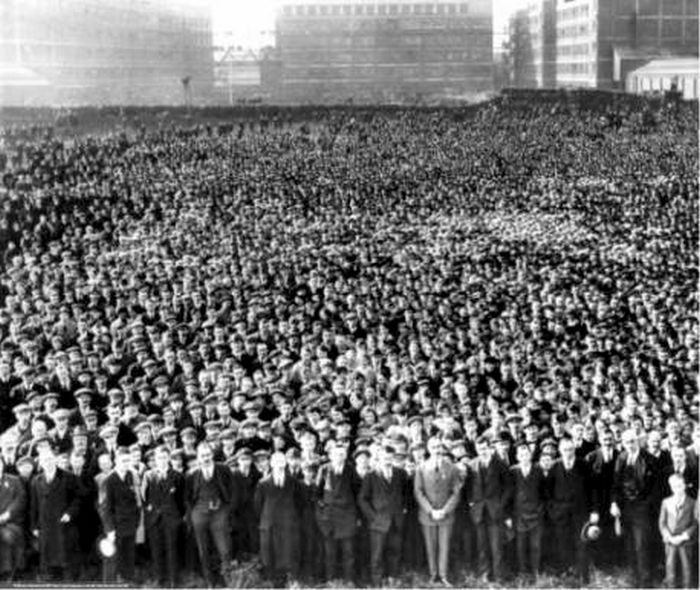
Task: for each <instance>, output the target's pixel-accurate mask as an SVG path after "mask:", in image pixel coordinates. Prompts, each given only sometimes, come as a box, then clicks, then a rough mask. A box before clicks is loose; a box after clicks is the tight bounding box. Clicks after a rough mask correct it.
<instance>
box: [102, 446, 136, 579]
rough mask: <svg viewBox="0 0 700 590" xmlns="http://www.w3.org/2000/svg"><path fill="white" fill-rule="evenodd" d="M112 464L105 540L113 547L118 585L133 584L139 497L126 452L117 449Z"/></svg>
mask: <svg viewBox="0 0 700 590" xmlns="http://www.w3.org/2000/svg"><path fill="white" fill-rule="evenodd" d="M114 461H115V462H114V471H112V473H111V474H110V475H108V476H107V478H106V479H105V482H104V505H103V512H102V518H103V520H104V528H105V534H106V536H107V538H108V539H110V540H111V541H112V542H114V543H115V545H116V559H117V574H118V576H119V578H121V581H123V582H133V581H134V565H135V559H136V529H137V528H138V525H139V521H140V517H141V497H140V492H139V490H138V487H137V486H138V482H137V479H136V475H135V473H134V471H133V467H132V459H131V453H130V452H129V450H128V449H125V448H123V447H120V448H119V449H118V450H117V452H116V454H115V459H114Z"/></svg>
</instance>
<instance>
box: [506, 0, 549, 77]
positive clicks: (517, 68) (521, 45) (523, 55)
mask: <svg viewBox="0 0 700 590" xmlns="http://www.w3.org/2000/svg"><path fill="white" fill-rule="evenodd" d="M510 36H511V47H512V54H513V55H512V62H513V80H512V83H513V85H514V86H517V87H520V88H554V87H555V86H556V74H557V72H556V69H557V34H556V0H530V1H529V2H528V3H527V4H526V6H525V7H523V8H522V9H520V10H518V11H517V12H516V13H515V14H514V15H513V17H512V18H511V23H510Z"/></svg>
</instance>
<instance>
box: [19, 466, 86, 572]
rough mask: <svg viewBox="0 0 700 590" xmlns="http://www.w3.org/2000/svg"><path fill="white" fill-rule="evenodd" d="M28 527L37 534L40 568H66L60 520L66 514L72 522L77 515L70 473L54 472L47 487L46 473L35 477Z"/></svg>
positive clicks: (75, 482)
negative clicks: (36, 531)
mask: <svg viewBox="0 0 700 590" xmlns="http://www.w3.org/2000/svg"><path fill="white" fill-rule="evenodd" d="M31 486H32V487H31V502H30V523H31V524H30V526H31V528H32V530H38V531H39V555H40V560H41V563H42V565H44V566H60V567H64V566H65V565H66V546H67V543H66V532H67V531H68V526H67V525H66V523H62V522H61V517H62V516H63V515H64V514H68V516H69V517H70V520H71V522H74V521H75V519H76V517H77V516H78V512H79V511H80V494H79V490H78V480H77V478H76V477H75V475H73V474H72V473H69V472H67V471H63V470H62V469H57V470H56V474H55V475H54V477H53V480H52V481H51V482H50V483H49V482H48V481H47V480H46V474H45V473H43V472H42V473H39V474H37V475H36V476H35V477H34V479H33V480H32V484H31Z"/></svg>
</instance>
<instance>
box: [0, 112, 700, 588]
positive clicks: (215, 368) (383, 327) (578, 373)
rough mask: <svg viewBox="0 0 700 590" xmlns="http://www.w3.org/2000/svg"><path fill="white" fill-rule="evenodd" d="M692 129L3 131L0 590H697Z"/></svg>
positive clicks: (408, 116)
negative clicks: (550, 577)
mask: <svg viewBox="0 0 700 590" xmlns="http://www.w3.org/2000/svg"><path fill="white" fill-rule="evenodd" d="M697 129H698V120H697V112H696V109H695V108H692V107H691V106H689V105H684V104H677V105H671V106H668V107H664V108H662V109H660V110H658V111H655V112H654V113H648V112H647V113H645V117H644V118H643V119H642V118H641V117H640V116H639V115H638V113H634V112H629V111H626V112H623V111H621V110H620V109H619V107H610V106H609V107H607V108H606V107H601V106H599V105H597V106H596V108H586V105H571V104H566V103H562V104H558V105H555V106H552V104H546V105H538V104H537V103H536V102H530V103H528V104H526V105H514V104H511V103H509V102H508V101H503V100H502V101H494V102H492V103H489V104H488V105H485V106H483V107H481V108H479V109H474V110H473V111H470V113H469V116H462V117H456V116H454V113H453V112H452V111H450V110H449V109H447V110H444V111H419V110H417V111H412V110H400V109H398V110H394V111H391V112H382V111H380V110H373V109H370V108H363V109H356V110H355V111H347V110H346V111H343V112H338V113H334V112H332V111H328V112H324V113H323V114H322V115H321V116H316V117H310V118H309V120H308V121H301V122H300V121H295V122H293V123H292V122H289V121H287V122H284V121H276V122H275V124H267V123H265V124H262V123H260V122H257V121H256V120H254V119H251V120H249V121H245V122H240V121H234V122H233V123H231V124H227V125H222V126H221V127H217V126H209V125H207V126H204V125H199V126H195V127H190V128H182V127H174V126H167V125H162V124H161V125H159V126H158V127H157V128H154V129H141V130H138V131H134V132H129V133H126V132H119V133H116V132H115V133H111V134H106V135H102V136H99V137H98V136H92V137H85V138H80V139H77V140H74V141H70V142H68V141H64V140H62V139H60V138H57V137H56V136H54V135H53V134H43V133H42V132H41V130H39V131H37V130H36V129H35V130H34V131H33V133H32V134H30V135H29V136H28V135H27V134H21V133H19V134H12V133H7V134H5V136H4V142H3V144H2V151H3V154H4V155H3V158H2V171H1V173H2V187H1V188H0V201H1V205H0V207H1V209H2V210H1V211H0V252H2V254H3V256H2V260H1V261H0V270H1V274H0V306H1V307H0V432H2V436H1V437H0V451H1V452H0V575H2V579H3V581H7V580H36V579H40V580H48V581H52V580H53V581H56V580H68V581H74V582H75V581H99V580H102V581H115V580H118V581H122V582H127V583H156V582H157V583H158V584H160V585H163V586H170V587H177V586H181V585H186V584H197V583H199V584H200V585H201V584H206V585H208V586H210V587H211V586H217V585H223V584H226V579H225V574H226V572H227V568H231V567H235V564H236V563H244V562H247V561H248V560H251V559H252V558H253V557H254V556H257V557H258V558H259V560H260V563H261V568H262V569H261V575H262V576H263V577H264V579H266V580H269V581H270V583H272V584H274V585H276V586H280V585H284V584H290V583H298V582H304V583H307V584H316V583H321V582H324V581H325V582H332V583H342V584H343V585H354V584H357V585H363V586H373V587H378V586H382V585H387V586H399V585H401V584H402V574H403V573H405V572H409V571H415V572H422V573H425V574H428V575H429V577H430V581H431V583H432V584H436V585H441V586H444V587H447V586H450V585H451V584H454V585H459V584H461V583H462V581H463V580H464V579H465V578H464V576H465V575H475V576H478V579H479V580H482V581H486V580H491V581H494V582H497V583H502V584H508V583H509V582H512V581H513V580H514V579H515V578H514V576H521V577H519V578H518V580H519V583H524V582H523V581H528V580H529V581H533V582H534V581H536V580H537V578H538V576H540V575H541V574H542V573H543V572H554V573H556V574H561V575H564V576H567V577H566V578H563V579H566V580H568V581H569V582H568V583H570V584H576V585H582V586H583V585H586V584H587V583H588V582H589V580H590V575H591V571H592V569H593V568H599V569H600V568H602V569H604V570H605V569H610V570H612V569H615V568H622V569H623V571H625V572H627V573H628V574H629V576H630V578H629V579H630V581H631V583H633V584H634V585H637V586H641V587H650V586H660V585H661V584H662V583H664V584H666V585H668V586H669V587H671V586H673V585H674V584H676V583H679V584H683V585H684V586H686V587H692V586H693V585H694V584H695V585H697V578H696V577H694V572H695V571H696V568H697V524H698V509H697V505H696V503H695V499H696V497H697V488H698V453H700V427H699V426H698V404H699V397H698V388H697V384H698V381H697V379H698V318H697V282H698V266H697V250H696V248H697V241H698V217H697V199H698V176H697V170H698V147H697ZM232 564H233V565H232Z"/></svg>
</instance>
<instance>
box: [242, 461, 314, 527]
mask: <svg viewBox="0 0 700 590" xmlns="http://www.w3.org/2000/svg"><path fill="white" fill-rule="evenodd" d="M253 502H254V506H255V514H257V515H258V517H259V524H258V528H259V529H260V530H261V531H265V530H270V529H273V528H274V529H286V530H287V533H289V532H294V533H297V532H298V531H299V528H300V525H301V522H300V521H301V513H302V510H303V508H304V495H303V491H302V489H301V483H300V482H299V480H298V479H297V478H295V477H291V476H290V475H289V474H286V475H285V477H284V484H283V485H282V486H281V487H280V486H277V485H275V481H274V479H273V478H272V475H268V476H267V477H264V478H263V479H261V480H260V482H258V486H257V488H256V489H255V496H254V500H253Z"/></svg>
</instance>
